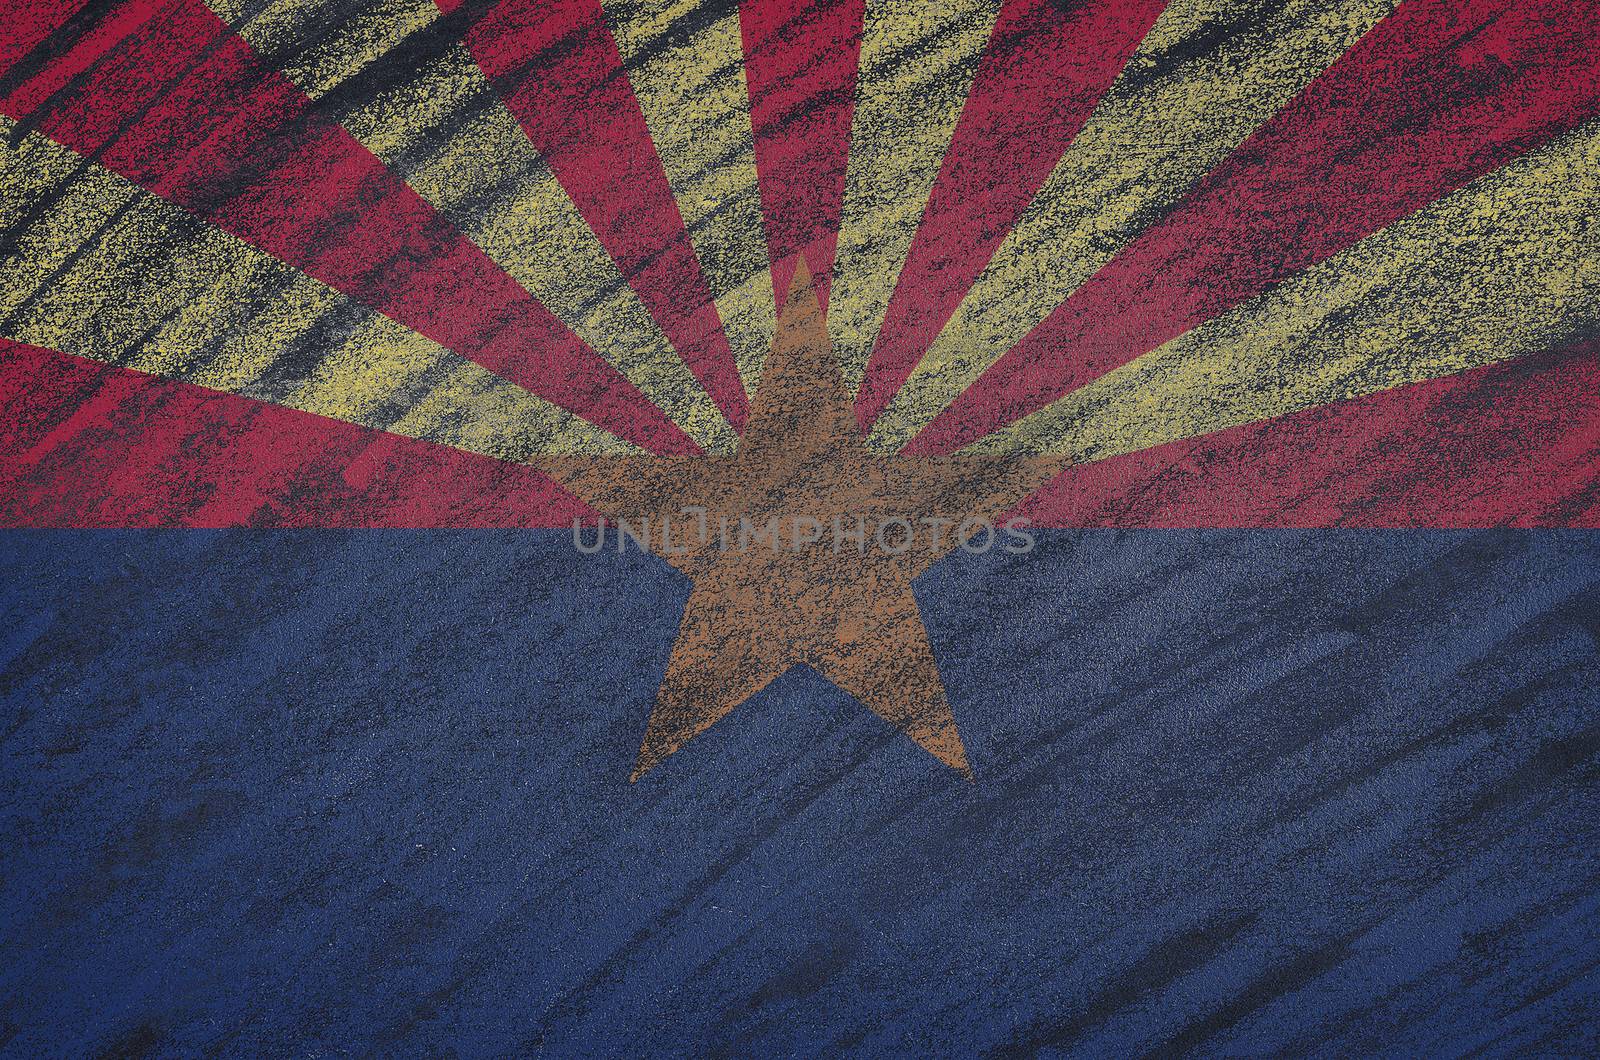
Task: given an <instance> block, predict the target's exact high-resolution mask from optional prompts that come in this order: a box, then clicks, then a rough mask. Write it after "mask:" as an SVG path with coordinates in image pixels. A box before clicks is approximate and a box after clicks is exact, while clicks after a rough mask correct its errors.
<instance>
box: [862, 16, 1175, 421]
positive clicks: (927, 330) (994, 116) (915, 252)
mask: <svg viewBox="0 0 1600 1060" xmlns="http://www.w3.org/2000/svg"><path fill="white" fill-rule="evenodd" d="M1163 6H1165V5H1164V4H1162V3H1160V2H1158V0H1091V2H1089V3H1074V4H1064V3H1059V2H1056V0H1009V2H1008V3H1007V4H1006V5H1005V7H1004V8H1002V9H1001V12H1000V17H999V19H998V20H997V21H996V22H995V29H994V35H993V37H992V39H991V40H990V42H989V48H988V51H987V52H985V54H984V58H983V63H982V65H981V66H979V68H978V73H977V76H976V77H975V78H974V79H973V83H972V90H971V93H970V94H969V96H968V97H967V105H966V108H965V109H964V110H963V111H962V113H961V120H960V122H959V123H958V124H957V126H956V131H955V135H954V137H953V138H952V139H951V143H950V150H949V151H948V153H946V155H945V157H944V163H943V164H942V165H941V166H940V169H939V177H938V179H937V181H936V182H935V183H934V187H933V193H932V194H931V195H930V196H929V198H928V205H927V208H926V210H925V211H924V212H923V216H922V223H921V225H920V226H919V227H918V229H917V234H916V237H915V238H914V239H913V240H912V243H911V249H910V252H909V254H908V255H907V258H906V265H905V268H904V269H903V270H902V271H901V273H900V279H899V282H898V284H897V286H896V287H895V292H894V296H893V298H892V299H891V300H890V302H889V308H888V311H887V313H886V314H885V316H884V321H883V328H882V330H881V331H880V332H879V334H878V339H877V343H876V345H875V346H874V348H873V352H872V357H871V359H870V360H869V361H868V363H867V369H866V375H865V376H864V377H863V380H862V385H861V390H860V393H859V394H858V396H857V398H856V417H857V419H858V420H859V421H860V422H861V425H862V428H863V429H865V428H867V427H869V426H871V424H872V423H873V422H874V421H875V420H876V419H877V418H878V416H879V415H881V414H882V412H883V409H884V407H885V406H886V405H888V403H889V400H890V399H891V398H892V397H894V394H895V391H897V390H899V389H900V386H901V385H902V384H903V383H904V382H905V381H906V377H907V376H909V375H910V374H911V370H912V368H914V367H915V366H916V363H917V361H918V360H920V359H921V357H922V354H923V353H924V352H925V351H926V350H927V348H928V346H929V345H930V344H931V343H932V342H933V340H934V338H935V337H936V336H937V335H938V333H939V330H940V329H941V328H942V327H944V324H945V322H946V321H947V320H949V319H950V314H951V313H954V312H955V309H956V306H958V305H959V304H960V303H961V299H962V297H963V296H964V295H965V294H966V293H967V291H968V290H969V289H970V288H971V287H972V284H973V281H974V280H976V279H977V278H978V274H979V273H981V272H982V271H983V269H984V266H985V265H987V264H988V263H989V259H990V257H991V256H992V255H993V254H994V251H995V248H996V247H998V246H999V245H1000V242H1001V240H1003V239H1004V238H1005V237H1006V234H1007V233H1008V232H1010V231H1011V229H1012V227H1013V226H1014V225H1015V224H1016V222H1017V218H1018V217H1020V216H1021V215H1022V211H1023V210H1024V209H1026V208H1027V205H1028V203H1029V202H1031V201H1032V200H1033V196H1034V194H1035V193H1037V192H1038V190H1039V188H1040V187H1041V186H1042V185H1043V184H1044V182H1045V179H1046V178H1047V177H1049V176H1050V172H1051V170H1053V169H1055V166H1056V163H1057V162H1059V161H1060V160H1061V156H1062V155H1063V154H1064V153H1065V152H1066V150H1067V147H1068V145H1069V144H1071V142H1072V138H1073V137H1074V136H1076V135H1077V133H1078V129H1079V128H1081V127H1082V125H1083V123H1084V121H1085V120H1086V119H1087V118H1088V117H1089V114H1090V113H1091V112H1092V111H1093V110H1094V107H1095V104H1096V103H1098V102H1099V101H1100V97H1101V96H1103V95H1105V92H1106V89H1107V88H1109V87H1110V85H1111V82H1112V80H1113V79H1115V77H1116V75H1117V73H1118V71H1120V70H1121V69H1122V68H1123V66H1124V65H1126V64H1127V61H1128V59H1129V57H1130V56H1132V54H1133V52H1134V49H1136V48H1137V47H1138V46H1139V42H1140V41H1141V40H1143V39H1144V37H1145V34H1147V33H1148V32H1149V31H1150V27H1151V26H1152V25H1153V24H1154V23H1155V20H1156V16H1157V15H1159V14H1160V13H1161V9H1162V7H1163Z"/></svg>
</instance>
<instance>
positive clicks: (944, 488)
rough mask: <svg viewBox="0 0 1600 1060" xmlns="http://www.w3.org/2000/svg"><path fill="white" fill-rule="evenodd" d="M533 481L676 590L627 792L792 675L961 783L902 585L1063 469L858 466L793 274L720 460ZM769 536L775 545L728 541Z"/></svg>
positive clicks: (586, 462) (807, 280) (891, 462)
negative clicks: (862, 709)
mask: <svg viewBox="0 0 1600 1060" xmlns="http://www.w3.org/2000/svg"><path fill="white" fill-rule="evenodd" d="M541 466H542V467H544V468H545V469H546V470H547V471H548V472H549V473H550V474H551V475H552V477H554V478H555V479H556V480H557V481H558V482H560V483H561V484H562V485H563V486H564V487H565V488H566V489H568V490H570V491H571V492H572V493H574V494H575V495H577V496H578V497H580V498H581V499H582V500H583V501H585V502H586V503H587V504H588V505H589V506H590V507H592V508H594V509H595V510H596V511H599V512H600V513H602V514H604V515H607V516H610V517H613V518H614V519H618V520H625V521H627V522H628V523H629V525H630V527H632V528H636V529H637V528H640V527H641V526H644V527H647V528H648V533H647V534H640V535H639V536H641V537H646V538H647V540H648V544H649V547H650V549H651V551H653V552H655V553H657V554H658V555H660V556H661V557H662V558H664V559H666V560H667V561H668V562H669V563H671V564H672V565H673V566H674V567H676V568H677V569H678V570H680V571H682V572H683V573H684V574H687V575H688V576H689V578H690V579H692V581H693V583H694V588H693V590H692V591H691V593H690V596H689V602H688V606H687V608H686V609H685V611H684V616H683V622H682V625H681V626H680V627H679V630H678V638H677V641H676V643H675V644H674V645H673V648H672V656H671V660H670V662H669V663H668V666H667V673H666V676H665V678H664V679H663V681H662V683H661V690H660V693H659V694H658V696H657V698H656V702H655V707H654V709H653V711H652V712H651V715H650V722H649V726H648V728H647V730H646V732H645V736H644V742H643V745H642V746H641V747H640V749H639V758H638V764H637V765H636V767H635V769H634V772H633V778H634V779H638V778H639V777H640V776H641V775H643V774H644V773H645V772H646V771H647V770H649V769H650V768H652V767H653V766H655V765H656V764H657V763H659V762H660V761H661V760H662V759H664V758H666V756H667V755H669V754H671V753H672V752H673V751H676V750H677V749H678V748H679V747H682V746H683V745H684V744H685V743H687V742H688V741H689V740H690V739H691V738H692V737H694V736H695V735H696V734H698V733H700V732H702V731H704V730H705V729H706V728H707V727H709V726H710V725H711V724H712V723H713V722H715V721H717V720H718V719H719V718H721V717H722V716H723V715H725V714H727V713H728V712H729V711H731V710H733V708H734V707H736V706H738V705H739V704H740V703H742V702H744V701H745V700H746V699H748V698H749V697H751V696H753V695H754V694H755V693H757V692H759V691H760V690H761V689H762V688H764V687H765V686H766V685H767V684H768V683H770V682H771V681H773V680H774V679H775V678H777V677H778V676H779V675H781V674H782V673H784V671H786V670H788V669H789V668H790V667H791V666H796V665H800V664H804V665H807V666H810V667H812V668H813V669H815V670H817V671H818V672H820V673H821V674H822V675H823V676H824V677H826V678H827V679H828V680H830V681H832V682H833V683H834V684H835V685H838V686H839V687H840V688H842V689H844V690H845V691H846V692H848V693H850V694H851V695H853V696H854V697H855V698H856V699H858V700H860V701H861V702H862V703H864V704H865V705H866V706H867V707H869V708H870V709H871V710H872V711H873V712H875V713H876V714H878V715H879V716H881V717H883V718H884V719H885V720H887V721H889V722H890V723H891V724H893V725H896V726H898V727H899V728H900V729H902V730H903V731H904V732H905V733H906V734H907V735H908V736H910V737H911V738H912V739H913V740H915V741H916V742H917V743H918V744H920V745H921V746H922V747H924V748H926V749H927V750H928V751H929V752H931V753H932V754H933V755H934V756H935V757H937V758H938V759H939V760H940V761H941V762H944V763H945V764H946V765H948V766H950V767H952V768H954V769H958V770H960V771H962V772H963V773H966V774H968V775H969V776H970V775H971V771H970V769H969V767H968V765H967V757H966V752H965V750H964V748H963V747H962V743H961V737H960V734H959V733H958V732H957V731H956V724H955V718H954V716H953V715H952V714H951V711H950V704H949V701H948V699H947V698H946V697H945V691H944V685H943V683H942V682H941V681H940V679H939V671H938V668H937V667H936V666H935V664H934V659H933V650H932V648H931V647H930V646H929V643H928V634H927V629H926V627H925V626H924V625H923V622H922V615H921V612H920V611H919V610H918V609H917V602H916V598H915V597H914V596H913V595H912V592H911V582H912V579H913V578H915V577H916V576H917V575H918V574H919V573H921V572H922V571H923V570H924V569H926V568H927V567H928V566H929V565H930V564H932V563H933V562H934V561H935V560H936V559H938V558H939V557H940V556H941V555H944V554H945V553H947V552H949V551H951V550H952V549H954V548H955V547H957V545H958V544H959V541H958V538H957V532H958V530H959V528H960V525H961V524H962V523H963V521H964V520H966V519H968V518H974V517H981V518H983V519H988V518H991V517H994V516H996V515H997V514H998V513H1001V512H1004V511H1005V510H1007V509H1008V508H1010V507H1011V506H1013V505H1014V504H1016V503H1017V502H1018V501H1020V500H1021V499H1022V498H1023V497H1025V496H1027V494H1029V493H1031V492H1032V491H1033V490H1034V489H1036V488H1037V487H1038V486H1040V485H1042V484H1043V483H1044V482H1045V481H1046V480H1047V479H1048V478H1049V477H1050V476H1051V475H1052V474H1053V473H1054V472H1055V471H1057V470H1059V469H1060V468H1061V467H1062V466H1063V462H1062V460H1061V459H1059V458H1015V457H1004V456H972V457H938V458H914V457H898V456H884V455H882V454H875V453H873V452H871V451H869V450H868V449H867V447H866V446H865V445H864V444H863V442H862V437H861V432H860V430H859V428H858V426H857V424H856V418H855V413H854V411H853V409H852V406H851V402H850V397H849V394H848V392H847V391H846V389H845V386H844V383H843V381H842V379H841V378H840V375H839V368H838V364H837V362H836V361H835V359H834V356H833V349H832V346H831V345H830V343H829V342H828V336H827V330H826V328H825V326H824V323H823V316H822V311H821V309H820V307H819V305H818V302H817V296H816V293H815V290H814V289H813V286H812V282H811V277H810V273H809V271H808V270H807V269H806V267H805V265H804V263H802V264H801V265H800V268H799V270H798V271H797V272H796V274H795V279H794V284H793V286H792V287H791V289H790V292H789V296H788V299H787V303H786V305H785V307H784V310H783V313H782V314H781V316H780V319H779V324H778V333H777V336H776V338H775V339H774V341H773V345H772V351H771V354H770V356H769V357H768V359H767V363H766V366H765V369H764V372H763V375H762V379H761V384H760V387H759V388H758V390H757V392H756V395H755V398H754V400H753V401H752V402H751V408H750V417H749V421H748V422H747V424H746V425H745V430H744V433H743V435H742V436H741V438H740V440H739V444H738V449H737V451H736V452H735V454H734V455H733V456H732V457H710V456H701V457H653V456H650V457H561V458H554V459H551V460H548V461H541ZM699 509H703V510H704V516H703V521H702V516H701V514H700V512H699ZM774 518H776V519H777V520H778V528H779V530H780V536H779V538H778V540H777V541H775V542H774V541H769V540H764V539H762V538H759V537H756V536H753V534H752V533H746V534H741V530H746V529H747V530H750V531H756V530H762V529H765V528H768V527H769V526H770V521H771V520H772V519H774ZM741 520H744V521H746V522H745V523H741ZM900 520H904V522H900ZM836 527H837V529H838V530H840V531H842V532H843V533H840V534H836V532H835V531H836ZM908 527H909V529H910V531H911V535H910V536H909V537H908V536H907V534H906V530H907V528H908ZM667 528H670V530H668V529H667ZM702 528H703V529H702ZM972 528H973V529H978V527H977V525H976V524H973V525H972ZM880 530H881V531H882V532H883V533H882V538H881V541H880V539H879V531H880ZM857 531H864V534H863V535H862V536H863V537H864V540H861V541H859V543H858V541H857V540H855V539H853V538H851V536H850V533H851V532H857ZM812 537H815V538H816V539H815V540H814V541H813V540H810V538H812ZM979 537H980V543H982V542H983V541H987V540H988V539H987V538H983V537H982V535H981V534H980V535H979ZM884 545H887V546H888V547H884ZM902 545H906V546H907V547H905V548H904V549H903V550H900V551H891V549H899V548H900V546H902Z"/></svg>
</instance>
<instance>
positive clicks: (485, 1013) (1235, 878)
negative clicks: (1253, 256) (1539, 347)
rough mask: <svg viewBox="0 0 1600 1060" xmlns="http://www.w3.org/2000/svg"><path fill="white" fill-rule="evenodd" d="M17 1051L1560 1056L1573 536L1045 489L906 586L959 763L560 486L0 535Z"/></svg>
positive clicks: (1592, 768) (1570, 1006) (7, 1035)
mask: <svg viewBox="0 0 1600 1060" xmlns="http://www.w3.org/2000/svg"><path fill="white" fill-rule="evenodd" d="M0 557H3V560H0V563H3V565H0V608H3V616H4V621H3V622H0V630H3V635H0V636H3V639H0V665H3V670H0V694H3V697H4V720H5V727H4V731H3V743H0V756H3V757H0V807H3V809H0V849H3V850H4V851H5V855H4V859H3V861H0V910H3V911H4V914H3V917H0V950H3V952H4V953H5V960H4V961H3V962H0V1043H3V1046H0V1048H3V1050H4V1051H5V1052H6V1053H7V1054H9V1055H16V1056H39V1055H85V1054H91V1053H95V1052H97V1051H105V1052H107V1053H110V1054H114V1055H143V1054H148V1055H189V1056H192V1055H200V1054H202V1053H205V1052H209V1051H221V1052H229V1053H233V1054H243V1055H347V1054H366V1053H377V1054H393V1053H400V1054H406V1055H450V1054H451V1053H452V1052H459V1053H461V1054H464V1055H476V1054H493V1053H526V1052H534V1051H538V1050H541V1049H542V1050H545V1051H547V1052H549V1053H550V1054H552V1055H571V1054H577V1055H583V1054H591V1055H602V1054H610V1055H638V1054H661V1055H671V1054H680V1055H685V1054H694V1055H772V1054H793V1055H814V1054H815V1053H816V1052H817V1051H819V1050H826V1049H847V1050H859V1051H861V1052H863V1053H872V1052H882V1051H886V1050H896V1051H902V1052H908V1053H913V1054H924V1055H925V1054H927V1053H930V1052H938V1053H958V1054H972V1053H983V1052H991V1051H993V1052H1006V1051H1008V1050H1021V1051H1024V1052H1027V1051H1031V1050H1033V1049H1035V1048H1050V1049H1061V1050H1065V1051H1067V1052H1078V1053H1083V1054H1094V1053H1099V1054H1111V1055H1136V1054H1140V1053H1144V1052H1164V1051H1169V1050H1172V1049H1174V1048H1178V1049H1183V1048H1192V1049H1193V1050H1195V1051H1196V1052H1199V1053H1217V1054H1223V1053H1226V1054H1235V1055H1237V1054H1239V1053H1264V1052H1272V1053H1279V1052H1293V1053H1302V1052H1303V1053H1309V1054H1312V1055H1329V1056H1332V1055H1350V1054H1362V1053H1376V1054H1383V1055H1458V1054H1466V1053H1471V1052H1473V1051H1474V1050H1485V1051H1487V1052H1488V1053H1490V1054H1492V1055H1560V1054H1566V1055H1582V1054H1591V1055H1592V1054H1593V1053H1594V1051H1595V1050H1596V1049H1597V1048H1600V973H1597V962H1600V944H1597V939H1600V889H1597V886H1596V884H1597V876H1600V864H1597V862H1596V859H1595V854H1594V851H1595V849H1596V843H1597V841H1600V785H1597V780H1600V693H1597V692H1596V688H1600V654H1597V638H1600V613H1597V610H1596V608H1595V605H1594V599H1595V593H1596V591H1597V589H1600V539H1597V538H1596V536H1595V535H1594V534H1592V533H1584V532H1560V531H1534V532H1478V533H1458V532H1376V531H1341V532H1326V531H1325V532H1315V531H1307V532H1300V531H1272V532H1245V531H1233V532H1193V531H1124V532H1116V531H1086V532H1050V533H1048V534H1047V535H1045V536H1043V537H1042V538H1041V545H1040V548H1039V549H1038V550H1037V551H1036V552H1034V553H1033V554H1031V555H1027V556H1021V557H1004V556H1002V555H1000V554H998V553H996V554H992V555H989V556H984V557H954V558H952V559H951V560H948V561H946V562H944V563H942V564H941V565H939V566H937V567H935V568H934V569H933V570H932V571H930V572H929V573H928V574H927V575H926V576H924V577H923V578H922V579H921V580H919V582H918V583H917V588H918V593H919V597H920V599H921V602H922V605H923V608H924V611H925V613H926V615H927V619H928V622H929V626H930V631H931V635H932V638H933V641H934V647H935V650H936V652H937V653H938V656H939V660H940V664H941V667H942V671H943V675H944V679H945V682H946V684H947V686H948V688H949V691H950V696H951V700H952V702H953V704H954V707H955V711H956V715H957V717H958V719H959V721H960V724H961V727H962V733H963V736H964V737H965V739H966V742H967V747H968V750H969V753H970V755H971V758H972V761H973V765H974V767H975V769H976V772H977V780H976V781H975V782H973V783H968V782H966V781H964V780H961V779H959V778H958V777H957V776H955V775H954V774H953V773H951V772H950V771H949V770H947V769H945V768H944V767H943V766H940V765H939V764H938V763H936V762H934V761H933V760H932V759H931V758H930V757H929V756H928V755H927V754H926V753H924V752H923V751H921V750H919V749H917V748H916V747H915V746H913V745H912V744H911V743H910V742H909V741H908V740H906V739H905V738H904V737H903V736H901V735H899V734H898V733H896V732H894V731H893V730H891V729H890V728H889V727H888V726H886V725H885V724H884V723H883V722H881V721H879V720H878V719H877V718H875V717H873V716H872V715H871V714H869V713H868V712H867V711H865V710H864V709H862V708H861V707H860V706H859V705H858V704H856V703H854V702H852V701H850V700H849V699H847V698H846V697H845V696H844V695H843V694H842V693H840V692H838V691H837V690H835V689H833V688H831V687H830V686H828V685H826V684H825V683H824V682H822V681H820V680H818V679H816V678H815V677H813V676H811V675H809V674H807V673H806V672H804V671H795V672H792V673H791V674H789V675H788V676H787V677H785V678H783V679H781V680H780V681H779V682H778V683H777V684H775V685H774V686H772V687H771V688H769V689H768V690H767V691H765V692H763V693H762V694H760V695H759V696H757V697H756V698H755V699H753V700H751V701H750V702H749V703H747V704H745V705H744V706H742V707H740V708H739V709H738V710H737V711H735V712H734V713H733V714H732V715H730V716H729V717H728V718H726V719H724V720H723V721H721V722H718V723H717V725H715V726H714V727H713V728H712V729H711V730H709V731H708V732H707V733H705V734H704V735H702V736H701V737H700V738H699V739H697V740H696V741H695V742H694V743H693V744H692V745H691V746H690V747H688V748H686V749H685V750H684V751H683V752H681V753H679V754H677V755H675V756H673V757H672V758H671V759H669V760H668V761H667V762H665V763H664V764H663V765H661V766H660V767H659V768H658V769H657V770H656V771H654V772H653V773H651V774H650V775H649V776H647V777H646V778H645V779H644V780H642V781H640V782H639V783H638V784H635V785H629V784H628V783H627V780H626V777H627V774H628V771H629V769H630V768H631V767H632V764H633V755H634V752H635V750H636V748H637V746H638V740H639V734H640V732H641V731H642V729H643V726H644V721H645V717H646V714H647V712H648V710H649V704H650V702H651V699H652V697H653V696H654V694H655V690H656V682H657V681H658V680H659V675H660V673H661V670H662V668H663V667H664V665H665V662H666V656H667V651H668V648H669V646H670V644H671V642H672V638H673V635H674V633H675V626H676V622H677V618H678V615H679V613H680V612H679V609H680V608H681V606H682V602H683V597H684V593H685V588H684V585H683V584H682V583H681V582H680V581H679V580H678V578H677V576H676V575H673V574H671V573H670V572H669V571H668V569H667V568H666V566H665V565H664V564H661V563H659V562H657V561H655V560H654V559H650V558H647V557H641V556H639V555H637V554H634V553H630V554H629V555H628V556H627V557H626V558H623V559H618V558H616V557H615V556H611V557H604V558H603V557H585V556H580V555H578V554H576V553H575V552H574V551H573V549H572V547H571V543H570V541H569V540H568V538H567V535H566V534H564V533H560V532H517V531H481V532H472V531H438V532H425V531H322V532H315V531H286V532H263V531H222V532H204V531H171V532H133V531H129V532H107V531H99V532H70V531H67V532H36V531H29V532H15V531H13V532H8V533H6V534H5V535H3V536H0Z"/></svg>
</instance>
